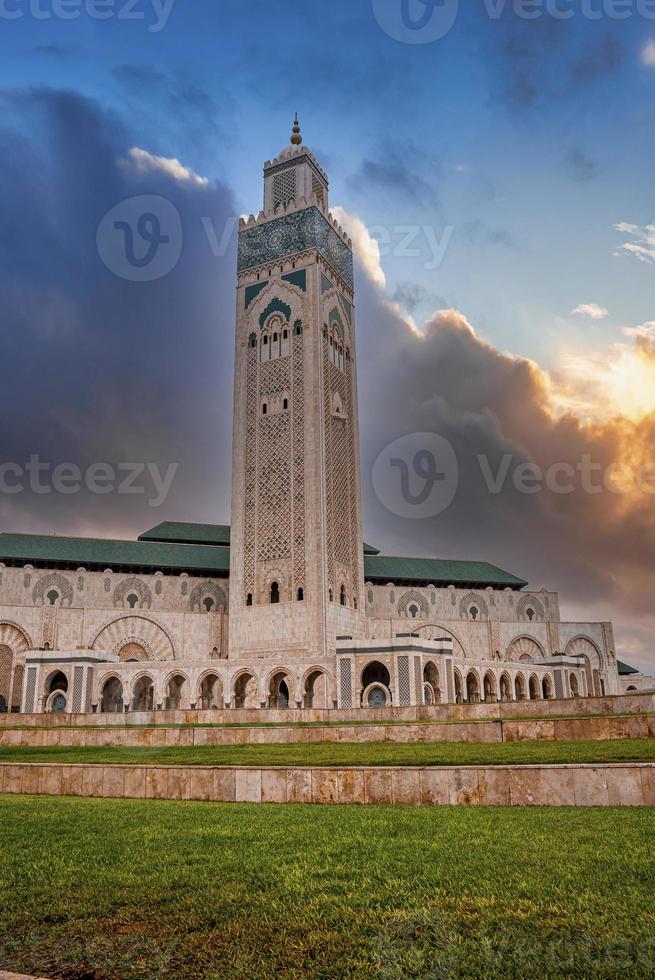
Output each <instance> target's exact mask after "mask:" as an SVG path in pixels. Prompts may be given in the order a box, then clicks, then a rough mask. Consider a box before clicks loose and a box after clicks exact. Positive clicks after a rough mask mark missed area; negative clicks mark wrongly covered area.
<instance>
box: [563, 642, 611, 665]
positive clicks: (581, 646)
mask: <svg viewBox="0 0 655 980" xmlns="http://www.w3.org/2000/svg"><path fill="white" fill-rule="evenodd" d="M565 653H566V656H567V657H588V658H589V661H590V663H591V664H592V666H594V667H598V666H600V665H601V663H602V658H601V656H600V654H599V653H598V650H597V649H596V646H595V645H594V644H593V643H592V642H591V640H588V639H587V638H586V637H584V636H576V637H575V639H573V640H569V642H568V643H567V645H566V651H565Z"/></svg>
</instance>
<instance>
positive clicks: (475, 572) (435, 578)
mask: <svg viewBox="0 0 655 980" xmlns="http://www.w3.org/2000/svg"><path fill="white" fill-rule="evenodd" d="M229 542H230V528H229V527H227V526H226V525H224V524H185V523H176V522H173V521H164V523H162V524H158V525H157V527H154V528H152V529H151V530H150V531H146V532H145V533H144V534H142V535H141V537H140V538H139V540H138V541H114V540H107V539H105V538H67V537H57V536H55V535H42V534H0V561H5V562H14V563H16V562H24V563H32V564H40V565H49V566H52V565H54V566H57V565H59V566H66V567H68V568H79V567H80V566H84V567H85V568H89V567H95V568H100V569H103V568H125V569H144V570H149V571H157V570H158V569H161V571H164V572H165V571H178V572H182V571H186V572H190V573H192V574H194V573H195V574H203V573H204V574H207V575H221V576H223V575H227V574H229V571H230V548H229ZM364 574H365V576H366V580H367V581H371V582H383V583H386V582H396V583H399V584H400V583H402V582H407V583H412V584H415V585H430V584H432V585H441V586H443V585H459V586H463V587H471V588H472V587H477V588H484V587H485V586H487V585H491V586H494V587H496V588H506V587H509V588H512V589H522V588H523V587H524V586H525V585H527V582H525V581H524V580H523V579H520V578H517V577H516V576H515V575H510V574H509V572H504V571H503V570H502V569H501V568H497V567H496V566H495V565H490V564H489V563H488V562H483V561H448V560H446V559H441V558H390V557H387V556H385V555H381V554H380V553H379V551H378V550H377V549H376V548H373V547H372V546H371V545H367V544H365V545H364ZM624 666H625V665H624ZM627 670H628V671H631V670H632V668H627ZM635 673H636V671H635Z"/></svg>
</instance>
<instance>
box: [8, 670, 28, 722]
mask: <svg viewBox="0 0 655 980" xmlns="http://www.w3.org/2000/svg"><path fill="white" fill-rule="evenodd" d="M24 676H25V668H24V667H23V665H22V664H18V666H17V667H14V686H13V688H12V693H11V710H12V711H20V706H21V702H22V700H23V678H24Z"/></svg>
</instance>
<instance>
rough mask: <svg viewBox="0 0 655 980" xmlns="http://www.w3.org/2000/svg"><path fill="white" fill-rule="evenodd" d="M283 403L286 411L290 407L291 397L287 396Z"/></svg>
mask: <svg viewBox="0 0 655 980" xmlns="http://www.w3.org/2000/svg"><path fill="white" fill-rule="evenodd" d="M282 405H283V407H284V411H285V412H286V410H287V409H288V407H289V399H288V398H285V399H284V401H283V402H282Z"/></svg>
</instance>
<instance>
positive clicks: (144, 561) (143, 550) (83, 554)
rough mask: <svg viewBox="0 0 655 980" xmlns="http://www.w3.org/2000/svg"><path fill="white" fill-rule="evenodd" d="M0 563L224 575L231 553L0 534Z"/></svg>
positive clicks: (198, 547)
mask: <svg viewBox="0 0 655 980" xmlns="http://www.w3.org/2000/svg"><path fill="white" fill-rule="evenodd" d="M0 561H20V562H28V563H34V562H39V563H41V564H47V565H66V566H68V567H70V566H74V567H80V566H84V567H85V568H87V567H89V566H92V565H95V566H100V567H101V568H115V567H121V568H143V569H149V570H151V571H157V570H158V569H161V571H167V570H168V571H187V572H201V573H202V572H205V573H207V574H208V575H212V574H213V575H219V574H220V575H225V574H227V573H228V572H229V570H230V549H229V548H221V547H213V548H207V547H206V546H205V545H190V544H164V543H159V542H154V541H153V542H150V541H110V540H106V539H105V538H59V537H55V536H52V535H41V534H0Z"/></svg>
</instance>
